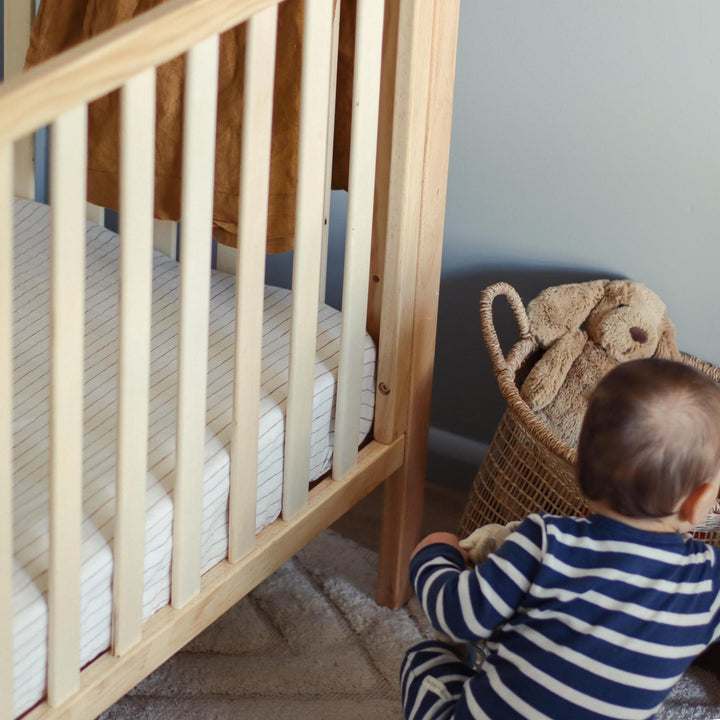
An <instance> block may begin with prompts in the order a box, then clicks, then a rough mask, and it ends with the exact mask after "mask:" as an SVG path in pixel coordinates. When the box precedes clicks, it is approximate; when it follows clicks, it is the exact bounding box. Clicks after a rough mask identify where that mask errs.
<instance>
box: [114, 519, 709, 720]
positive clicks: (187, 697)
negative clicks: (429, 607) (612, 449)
mask: <svg viewBox="0 0 720 720" xmlns="http://www.w3.org/2000/svg"><path fill="white" fill-rule="evenodd" d="M376 566H377V556H376V555H375V553H373V552H371V551H369V550H366V549H364V548H361V547H360V546H358V545H357V544H355V543H354V542H352V541H350V540H347V539H345V538H343V537H341V536H339V535H337V534H335V533H333V532H331V531H327V532H325V533H323V534H322V535H320V536H319V537H318V538H316V539H315V540H314V541H313V542H312V543H310V545H308V546H307V547H306V548H305V549H304V550H302V551H301V552H300V553H299V554H298V556H297V557H296V558H294V559H293V560H291V561H289V562H288V563H287V564H285V565H284V566H283V567H282V568H280V570H278V571H277V572H276V573H275V574H274V575H273V576H271V577H270V578H268V579H267V580H266V581H265V582H264V583H263V584H262V585H260V586H259V587H258V588H257V589H256V590H255V591H253V593H251V595H250V596H248V597H247V598H245V599H244V600H242V601H241V602H239V603H238V604H237V605H236V606H235V607H234V608H232V609H231V610H230V611H229V612H227V613H226V614H225V615H224V616H223V617H222V618H220V619H219V620H218V621H217V622H216V623H215V624H214V625H212V626H211V627H209V628H208V629H207V630H206V631H205V632H204V633H203V634H201V635H200V636H199V637H198V638H196V639H195V640H193V641H192V642H191V643H190V644H189V645H188V646H186V647H185V649H184V650H182V651H181V652H180V653H178V654H177V655H175V657H173V658H171V659H170V660H168V662H166V663H165V664H164V665H163V666H162V667H160V668H158V670H156V671H155V672H154V673H153V674H152V675H150V677H148V678H147V679H146V680H144V681H143V682H142V683H140V685H138V686H137V687H136V688H135V689H134V690H133V691H132V692H131V693H129V694H128V695H127V696H126V697H125V698H123V699H122V700H120V701H119V702H118V703H117V704H116V705H114V706H113V707H112V708H110V709H109V710H108V711H107V712H106V713H104V714H103V715H102V716H101V720H279V718H292V719H293V720H396V719H397V720H402V713H401V711H400V704H399V691H398V682H397V676H398V668H399V665H400V662H401V660H402V657H403V654H404V652H405V650H406V648H407V647H408V646H409V645H411V644H412V643H415V642H418V641H419V640H421V639H422V638H423V637H429V636H430V628H429V626H428V625H427V622H426V621H425V619H424V617H423V616H422V614H421V613H420V612H419V608H418V605H417V602H416V601H415V600H414V599H413V600H412V601H411V602H410V604H409V605H408V606H407V607H406V608H404V609H402V610H396V611H391V610H388V609H387V608H382V607H378V606H377V605H376V604H375V602H374V601H373V600H372V597H373V595H374V589H375V571H376ZM657 717H658V719H659V720H676V719H677V720H708V719H709V718H720V681H719V680H718V678H717V677H716V676H715V675H714V674H712V673H710V672H707V671H704V670H701V669H698V668H694V669H692V670H691V672H690V673H688V674H687V675H686V676H685V678H683V681H682V682H681V683H680V685H678V687H677V688H676V689H675V691H674V692H673V694H672V695H671V697H670V698H669V699H668V700H667V702H666V703H665V706H664V708H663V711H662V712H661V713H660V714H659V715H658V716H657Z"/></svg>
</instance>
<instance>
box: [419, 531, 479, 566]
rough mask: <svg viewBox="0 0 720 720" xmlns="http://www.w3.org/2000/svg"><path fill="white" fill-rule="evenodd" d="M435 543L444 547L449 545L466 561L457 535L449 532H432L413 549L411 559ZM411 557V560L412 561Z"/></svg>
mask: <svg viewBox="0 0 720 720" xmlns="http://www.w3.org/2000/svg"><path fill="white" fill-rule="evenodd" d="M435 543H444V544H445V545H451V546H452V547H454V548H456V549H457V550H459V551H460V552H461V553H462V556H463V558H464V559H465V561H467V557H468V556H467V553H466V552H465V550H463V549H462V547H461V546H460V540H459V539H458V536H457V535H454V534H453V533H449V532H434V533H430V535H428V536H427V537H424V538H423V539H422V540H421V541H420V542H419V543H418V544H417V545H416V547H415V549H414V550H413V553H412V557H415V555H417V554H418V553H419V552H420V551H421V550H422V549H423V548H424V547H427V546H428V545H434V544H435ZM412 557H411V559H412Z"/></svg>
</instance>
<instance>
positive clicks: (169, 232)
mask: <svg viewBox="0 0 720 720" xmlns="http://www.w3.org/2000/svg"><path fill="white" fill-rule="evenodd" d="M153 228H154V230H153V232H154V240H153V246H154V247H155V249H156V250H159V251H160V252H161V253H163V254H164V255H167V256H168V257H170V258H172V259H173V260H177V259H178V224H177V223H176V222H173V221H172V220H155V221H154V223H153Z"/></svg>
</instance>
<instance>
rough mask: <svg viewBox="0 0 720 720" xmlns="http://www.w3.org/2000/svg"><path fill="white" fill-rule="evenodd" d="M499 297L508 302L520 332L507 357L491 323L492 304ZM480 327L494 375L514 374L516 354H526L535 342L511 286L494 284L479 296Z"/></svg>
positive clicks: (515, 292)
mask: <svg viewBox="0 0 720 720" xmlns="http://www.w3.org/2000/svg"><path fill="white" fill-rule="evenodd" d="M499 295H504V296H505V299H506V300H507V301H508V304H509V305H510V309H511V310H512V313H513V315H514V316H515V322H516V323H517V325H518V329H519V331H520V341H519V343H516V344H515V345H514V346H513V347H512V349H511V350H510V352H509V353H508V354H507V357H506V356H505V354H504V353H503V351H502V347H500V340H498V336H497V330H496V329H495V323H494V321H493V302H494V301H495V298H496V297H498V296H499ZM480 327H481V328H482V334H483V338H484V340H485V345H486V346H487V349H488V352H489V353H490V360H491V361H492V364H493V368H494V369H495V374H496V375H500V373H502V372H503V371H513V372H514V370H516V369H517V368H515V367H514V364H515V363H514V360H515V358H516V357H517V354H518V352H519V351H523V352H527V350H528V349H529V348H528V345H534V344H535V340H534V338H533V336H532V334H531V332H530V322H529V321H528V316H527V313H526V312H525V306H524V305H523V301H522V300H521V298H520V296H519V295H518V294H517V291H516V290H515V288H514V287H513V286H512V285H508V283H504V282H499V283H495V284H494V285H490V286H489V287H486V288H485V289H484V290H483V291H482V293H481V294H480Z"/></svg>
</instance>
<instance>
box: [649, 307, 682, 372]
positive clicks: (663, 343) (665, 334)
mask: <svg viewBox="0 0 720 720" xmlns="http://www.w3.org/2000/svg"><path fill="white" fill-rule="evenodd" d="M655 357H659V358H667V359H668V360H680V350H679V349H678V344H677V337H676V335H675V325H673V322H672V320H670V318H669V317H668V314H667V312H666V313H664V314H663V319H662V322H661V323H660V338H659V339H658V345H657V349H656V350H655Z"/></svg>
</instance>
